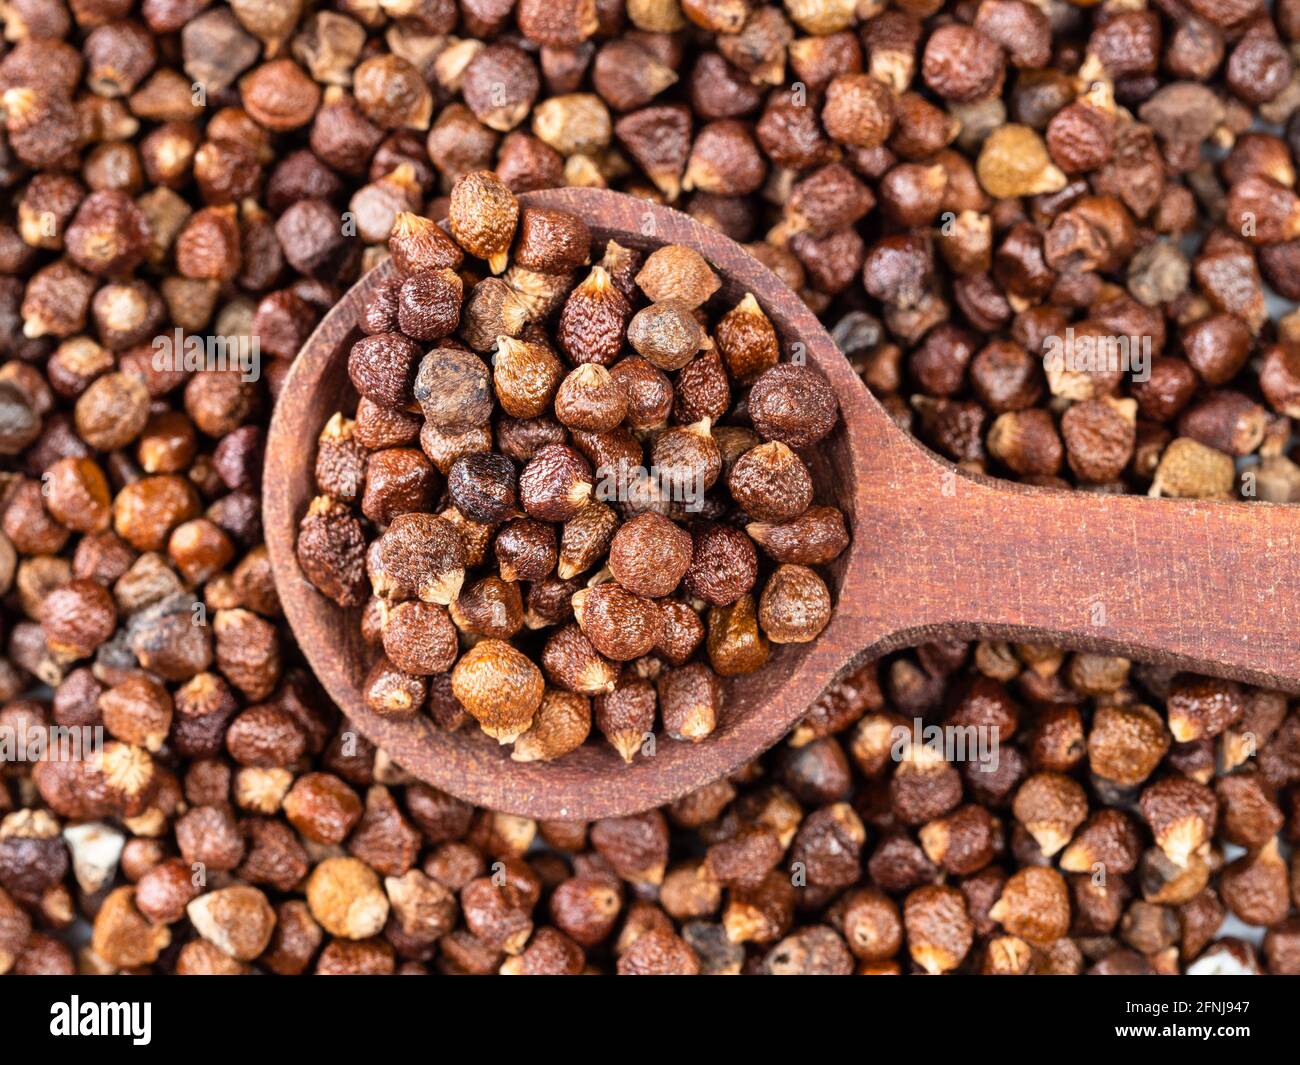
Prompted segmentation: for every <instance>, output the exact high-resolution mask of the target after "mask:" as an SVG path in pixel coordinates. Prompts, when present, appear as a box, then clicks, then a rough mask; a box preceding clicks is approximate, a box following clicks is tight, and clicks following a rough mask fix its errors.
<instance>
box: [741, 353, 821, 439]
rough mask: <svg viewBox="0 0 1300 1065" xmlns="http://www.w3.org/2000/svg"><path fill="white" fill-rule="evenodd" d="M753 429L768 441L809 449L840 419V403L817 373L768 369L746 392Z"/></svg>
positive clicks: (804, 369)
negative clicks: (747, 393)
mask: <svg viewBox="0 0 1300 1065" xmlns="http://www.w3.org/2000/svg"><path fill="white" fill-rule="evenodd" d="M749 414H750V417H751V418H752V419H753V422H754V428H755V429H756V430H758V432H759V434H760V435H761V436H763V437H764V438H765V439H767V440H779V441H781V442H782V443H785V444H788V445H790V447H808V446H810V445H812V444H815V443H817V442H818V441H820V440H822V439H823V438H824V437H825V436H826V435H827V434H828V433H830V431H831V430H832V429H833V428H834V427H835V423H836V421H838V420H839V402H838V401H837V400H836V398H835V393H834V391H833V390H832V389H831V386H830V383H829V382H828V381H827V380H826V378H825V377H824V376H823V375H822V374H821V373H819V372H818V371H817V370H814V369H812V368H811V367H808V366H799V365H794V364H790V363H786V364H783V365H781V366H774V367H772V368H771V369H769V370H767V371H766V372H765V373H764V374H763V375H762V376H761V377H759V378H758V380H757V381H755V382H754V387H753V388H752V389H750V392H749Z"/></svg>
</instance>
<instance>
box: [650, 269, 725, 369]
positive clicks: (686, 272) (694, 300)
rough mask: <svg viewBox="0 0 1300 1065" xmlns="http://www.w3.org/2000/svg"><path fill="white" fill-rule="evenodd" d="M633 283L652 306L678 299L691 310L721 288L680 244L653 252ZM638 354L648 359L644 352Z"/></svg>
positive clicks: (710, 272)
mask: <svg viewBox="0 0 1300 1065" xmlns="http://www.w3.org/2000/svg"><path fill="white" fill-rule="evenodd" d="M636 283H637V285H638V286H639V287H640V289H641V291H642V292H644V293H645V294H646V296H647V297H649V299H650V300H651V301H652V302H654V303H662V302H664V301H665V300H679V301H681V302H682V303H684V304H686V306H687V307H689V308H691V309H694V308H696V307H699V306H700V305H701V304H703V303H705V302H706V301H707V300H708V299H709V297H710V296H712V295H713V294H714V293H715V292H716V291H717V290H718V288H719V286H720V285H721V282H720V281H719V280H718V277H717V275H716V274H715V273H714V272H713V270H712V268H711V267H710V266H709V264H708V263H707V262H705V261H704V257H703V256H701V255H700V254H699V252H697V251H694V250H693V249H691V248H687V247H685V246H684V245H681V244H667V245H665V246H664V247H662V248H658V249H656V250H655V251H654V252H653V253H652V254H651V255H650V257H649V258H648V259H646V261H645V265H644V266H642V267H641V270H640V272H638V273H637V275H636ZM638 350H640V349H638ZM641 354H642V355H645V356H646V358H650V356H649V355H648V354H647V353H646V352H644V351H642V352H641ZM651 361H652V362H653V361H654V359H652V358H651ZM662 368H663V369H668V368H669V367H662Z"/></svg>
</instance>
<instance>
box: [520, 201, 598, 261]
mask: <svg viewBox="0 0 1300 1065" xmlns="http://www.w3.org/2000/svg"><path fill="white" fill-rule="evenodd" d="M590 254H591V233H590V231H589V230H588V229H587V224H586V223H585V222H584V221H583V220H582V219H581V218H579V217H578V216H577V215H575V214H570V213H569V212H568V211H556V210H549V209H545V208H536V207H525V208H524V210H523V211H522V212H521V213H520V215H519V237H518V240H517V242H516V244H515V250H514V256H513V261H514V262H515V263H517V264H518V265H520V266H522V267H524V268H525V269H527V270H536V271H538V272H540V273H553V274H558V273H564V272H567V271H569V270H576V269H577V268H578V267H580V266H583V265H584V264H585V263H586V262H587V260H588V258H589V257H590Z"/></svg>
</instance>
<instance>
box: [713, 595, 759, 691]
mask: <svg viewBox="0 0 1300 1065" xmlns="http://www.w3.org/2000/svg"><path fill="white" fill-rule="evenodd" d="M707 646H708V653H709V662H710V663H711V664H712V665H713V668H714V669H715V670H717V672H718V674H719V675H720V676H723V677H734V676H737V675H739V674H742V673H752V672H754V671H755V670H756V669H761V668H762V667H763V666H764V665H766V664H767V659H768V656H769V655H770V653H771V648H770V647H769V643H768V640H767V638H766V637H765V636H764V635H763V633H762V632H760V631H759V627H758V614H757V611H756V610H755V606H754V597H753V596H752V595H742V596H741V597H740V598H739V599H737V600H736V601H735V602H734V603H732V604H731V605H730V606H724V607H712V608H710V610H709V622H708V645H707Z"/></svg>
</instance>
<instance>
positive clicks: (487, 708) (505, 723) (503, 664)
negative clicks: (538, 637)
mask: <svg viewBox="0 0 1300 1065" xmlns="http://www.w3.org/2000/svg"><path fill="white" fill-rule="evenodd" d="M451 685H452V692H453V693H454V694H455V696H456V698H457V699H459V700H460V702H461V703H462V704H463V705H464V707H465V709H466V710H468V711H469V712H470V714H472V715H473V716H474V718H475V720H477V721H478V723H479V725H480V727H481V728H482V729H483V731H484V732H486V733H487V734H488V735H489V736H491V737H493V738H494V739H496V740H498V741H500V742H501V743H509V742H511V741H513V740H514V739H516V738H517V737H518V736H520V735H521V734H522V733H524V732H526V731H527V729H528V727H529V725H530V724H531V722H532V720H533V716H534V714H535V713H536V712H537V708H538V706H539V705H540V704H541V701H542V689H543V682H542V674H541V671H540V670H539V669H538V668H537V667H536V666H535V665H533V663H532V662H531V661H529V660H528V658H526V657H525V656H524V655H523V654H521V653H520V652H519V651H517V650H515V648H513V647H511V646H510V645H509V644H508V643H505V642H503V641H501V640H491V639H489V640H480V641H479V642H478V643H477V644H475V645H474V647H472V648H471V649H470V650H469V651H468V652H466V653H465V654H464V655H463V656H462V657H461V659H460V661H459V662H457V663H456V666H455V668H454V669H453V670H452V674H451Z"/></svg>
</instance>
